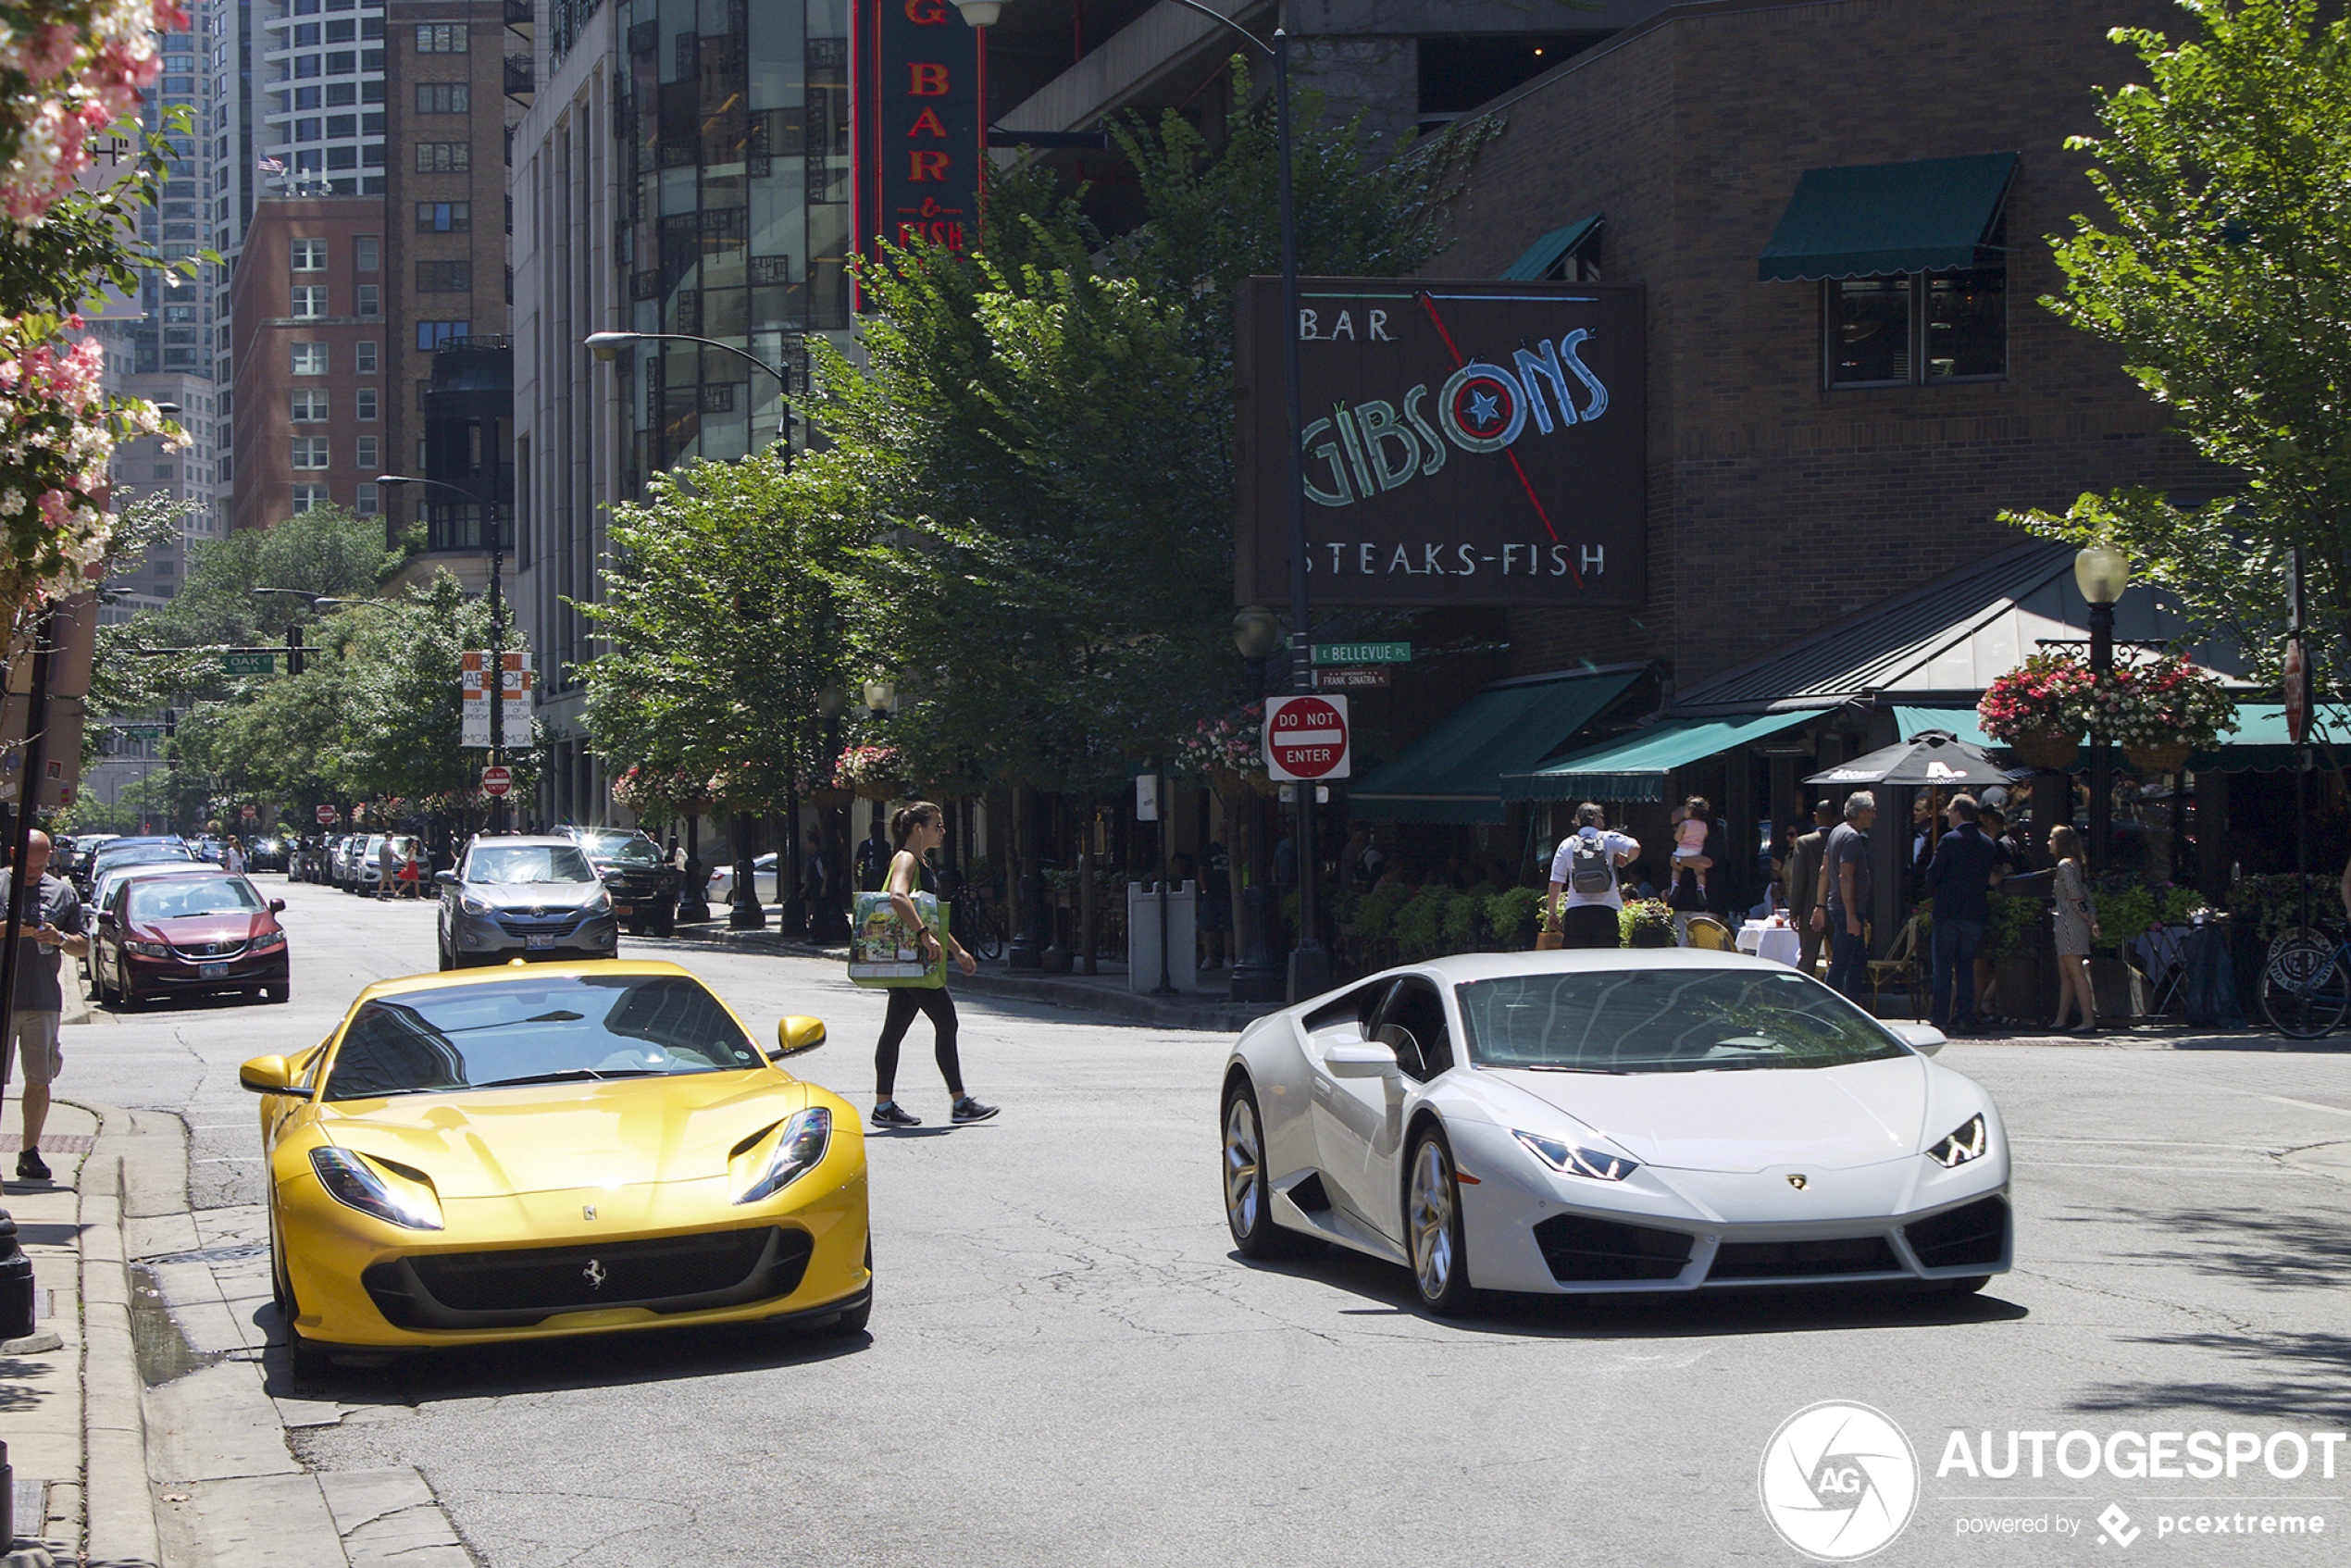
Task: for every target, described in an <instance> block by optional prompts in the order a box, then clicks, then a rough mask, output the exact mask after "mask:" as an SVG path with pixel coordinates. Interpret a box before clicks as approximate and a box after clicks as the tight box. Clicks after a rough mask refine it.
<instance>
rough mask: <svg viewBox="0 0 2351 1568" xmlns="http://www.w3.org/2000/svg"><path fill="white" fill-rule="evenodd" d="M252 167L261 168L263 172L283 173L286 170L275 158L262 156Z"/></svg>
mask: <svg viewBox="0 0 2351 1568" xmlns="http://www.w3.org/2000/svg"><path fill="white" fill-rule="evenodd" d="M253 167H254V168H257V169H259V170H261V172H262V173H264V174H283V173H285V172H286V166H285V165H284V164H282V163H280V162H279V161H278V160H277V159H276V158H262V159H260V160H259V161H258V162H256V163H255V165H254V166H253Z"/></svg>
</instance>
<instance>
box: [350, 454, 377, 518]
mask: <svg viewBox="0 0 2351 1568" xmlns="http://www.w3.org/2000/svg"><path fill="white" fill-rule="evenodd" d="M361 467H366V465H365V464H363V465H361ZM351 509H352V510H353V511H355V512H356V513H358V514H359V515H360V516H363V517H372V516H375V515H376V487H375V486H374V485H373V484H370V483H369V482H367V480H365V479H362V480H360V481H359V495H358V499H357V500H355V501H354V502H353V503H352V506H351Z"/></svg>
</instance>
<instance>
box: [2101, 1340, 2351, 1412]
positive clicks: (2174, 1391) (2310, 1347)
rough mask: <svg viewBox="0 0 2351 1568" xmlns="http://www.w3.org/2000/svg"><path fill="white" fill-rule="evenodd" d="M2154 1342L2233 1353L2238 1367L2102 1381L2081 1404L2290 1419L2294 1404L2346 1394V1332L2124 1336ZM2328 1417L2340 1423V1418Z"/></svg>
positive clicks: (2338, 1401)
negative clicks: (2197, 1376)
mask: <svg viewBox="0 0 2351 1568" xmlns="http://www.w3.org/2000/svg"><path fill="white" fill-rule="evenodd" d="M2127 1342H2128V1343H2130V1344H2134V1345H2146V1346H2148V1347H2150V1348H2152V1349H2158V1350H2203V1351H2207V1352H2208V1353H2212V1354H2217V1355H2220V1356H2224V1357H2230V1358H2233V1360H2234V1361H2235V1362H2236V1363H2238V1364H2239V1365H2241V1366H2242V1367H2243V1369H2244V1370H2243V1371H2242V1372H2241V1373H2239V1374H2237V1375H2232V1376H2230V1377H2229V1378H2227V1379H2226V1380H2225V1381H2222V1380H2218V1379H2215V1380H2212V1381H2208V1382H2185V1381H2181V1380H2177V1379H2163V1378H2149V1379H2146V1380H2145V1381H2142V1382H2136V1383H2107V1384H2102V1385H2100V1386H2099V1387H2098V1388H2096V1389H2095V1390H2093V1391H2091V1392H2088V1393H2085V1394H2083V1395H2080V1396H2078V1397H2076V1398H2075V1399H2074V1400H2072V1401H2071V1405H2072V1408H2073V1409H2075V1410H2084V1411H2101V1412H2114V1411H2129V1412H2143V1411H2149V1410H2166V1409H2178V1408H2182V1407H2187V1408H2192V1409H2197V1410H2210V1411H2220V1412H2226V1413H2228V1414H2231V1415H2245V1416H2254V1417H2258V1418H2259V1419H2262V1420H2266V1421H2279V1420H2285V1419H2290V1418H2291V1417H2293V1416H2294V1415H2295V1413H2296V1412H2320V1411H2327V1410H2334V1411H2340V1410H2341V1409H2342V1408H2343V1406H2344V1403H2345V1400H2346V1398H2347V1397H2351V1335H2345V1334H2281V1333H2261V1332H2258V1331H2248V1332H2246V1333H2243V1334H2209V1333H2207V1334H2164V1335H2142V1336H2140V1337H2138V1338H2134V1339H2132V1340H2129V1341H2127ZM2330 1424H2331V1425H2341V1423H2340V1422H2339V1421H2335V1422H2332V1423H2330Z"/></svg>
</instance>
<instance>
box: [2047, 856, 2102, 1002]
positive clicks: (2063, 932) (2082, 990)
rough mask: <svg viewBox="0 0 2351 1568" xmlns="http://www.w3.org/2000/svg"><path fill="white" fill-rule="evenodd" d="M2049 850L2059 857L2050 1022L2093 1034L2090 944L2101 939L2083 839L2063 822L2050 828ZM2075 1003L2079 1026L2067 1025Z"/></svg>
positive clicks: (2093, 994) (2095, 997)
mask: <svg viewBox="0 0 2351 1568" xmlns="http://www.w3.org/2000/svg"><path fill="white" fill-rule="evenodd" d="M2049 854H2050V855H2051V857H2052V858H2054V859H2055V860H2056V861H2057V878H2056V882H2055V884H2054V890H2055V897H2056V900H2057V916H2056V927H2057V961H2058V1013H2057V1022H2056V1023H2054V1024H2051V1025H2050V1026H2049V1027H2050V1029H2051V1030H2052V1031H2054V1032H2056V1033H2058V1034H2075V1035H2086V1034H2094V1033H2096V1030H2097V1027H2098V1004H2097V994H2096V991H2094V990H2092V989H2091V988H2090V944H2091V943H2092V942H2095V941H2096V940H2098V922H2097V916H2096V915H2094V914H2092V913H2091V910H2090V893H2089V889H2088V887H2087V885H2086V884H2085V883H2084V880H2083V876H2082V840H2081V839H2080V838H2079V837H2077V836H2076V835H2075V833H2074V831H2073V829H2072V828H2070V827H2068V826H2067V825H2066V824H2064V823H2062V822H2060V823H2058V824H2057V825H2056V826H2054V827H2052V828H2050V829H2049ZM2076 1005H2079V1007H2080V1008H2081V1011H2082V1022H2081V1024H2080V1026H2079V1027H2075V1028H2071V1029H2069V1028H2067V1027H2065V1019H2066V1014H2068V1012H2070V1011H2071V1009H2072V1008H2074V1007H2075V1006H2076Z"/></svg>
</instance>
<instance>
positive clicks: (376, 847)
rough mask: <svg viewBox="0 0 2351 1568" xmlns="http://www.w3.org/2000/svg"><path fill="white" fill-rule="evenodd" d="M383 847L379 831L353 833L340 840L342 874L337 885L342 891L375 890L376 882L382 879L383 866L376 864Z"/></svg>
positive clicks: (382, 837) (363, 891) (370, 891)
mask: <svg viewBox="0 0 2351 1568" xmlns="http://www.w3.org/2000/svg"><path fill="white" fill-rule="evenodd" d="M383 847H384V836H383V835H382V834H381V833H354V834H353V835H352V836H351V837H350V838H348V839H345V840H343V841H342V877H341V879H340V881H339V884H338V885H339V886H341V887H342V890H343V891H344V892H346V893H372V892H374V891H375V890H376V884H377V883H378V882H380V881H381V880H383V867H382V866H381V865H379V864H378V861H379V856H380V855H381V853H382V851H383Z"/></svg>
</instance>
